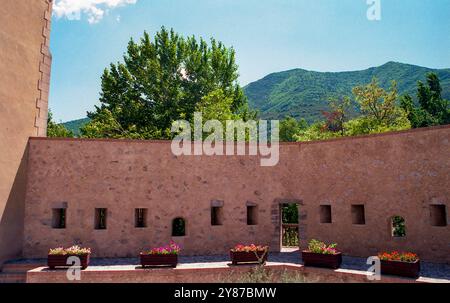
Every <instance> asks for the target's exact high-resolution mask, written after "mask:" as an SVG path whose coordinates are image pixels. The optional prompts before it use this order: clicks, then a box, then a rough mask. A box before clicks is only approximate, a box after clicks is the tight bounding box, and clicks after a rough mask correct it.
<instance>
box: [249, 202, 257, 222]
mask: <svg viewBox="0 0 450 303" xmlns="http://www.w3.org/2000/svg"><path fill="white" fill-rule="evenodd" d="M257 224H258V206H256V205H247V225H257Z"/></svg>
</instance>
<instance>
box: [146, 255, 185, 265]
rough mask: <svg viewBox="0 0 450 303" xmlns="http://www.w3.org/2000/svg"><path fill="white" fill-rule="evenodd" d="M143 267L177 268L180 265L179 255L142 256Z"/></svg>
mask: <svg viewBox="0 0 450 303" xmlns="http://www.w3.org/2000/svg"><path fill="white" fill-rule="evenodd" d="M140 260H141V265H142V267H146V266H171V267H176V266H177V264H178V255H175V254H170V255H148V254H140Z"/></svg>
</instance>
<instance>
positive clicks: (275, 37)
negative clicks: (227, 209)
mask: <svg viewBox="0 0 450 303" xmlns="http://www.w3.org/2000/svg"><path fill="white" fill-rule="evenodd" d="M58 1H60V2H66V3H65V5H66V6H65V7H62V9H60V10H57V13H58V16H56V15H55V16H54V18H53V23H52V37H51V39H52V40H51V51H52V54H53V67H52V78H51V92H50V108H51V109H52V111H53V113H54V117H55V120H56V121H58V122H59V121H68V120H73V119H78V118H83V117H85V116H86V111H88V110H92V109H93V107H94V104H98V97H99V91H100V76H101V74H102V72H103V70H104V68H105V67H107V66H108V65H109V64H110V63H111V62H116V61H118V60H121V58H122V55H123V53H124V51H125V50H126V45H127V43H128V40H129V39H130V37H134V38H136V39H138V38H139V37H140V36H142V33H143V31H144V30H147V31H148V32H149V33H150V34H153V33H155V32H156V31H157V30H159V29H160V27H161V26H163V25H164V26H166V27H168V28H171V27H173V28H174V29H175V31H177V32H179V33H181V34H183V35H196V36H202V37H204V38H209V37H215V38H216V39H218V40H221V41H223V42H224V43H225V44H226V45H228V46H233V47H234V48H235V50H236V53H237V62H238V64H239V67H240V82H241V84H242V85H245V84H248V83H249V82H252V81H255V80H258V79H260V78H262V77H264V76H265V75H267V74H269V73H272V72H277V71H283V70H288V69H293V68H304V69H309V70H317V71H344V70H358V69H365V68H368V67H371V66H378V65H381V64H384V63H386V62H387V61H399V62H403V63H410V64H416V65H421V66H427V67H432V68H449V67H450V1H449V0H380V3H381V20H379V21H369V20H368V19H367V16H366V12H367V10H368V8H369V5H368V4H367V3H366V0H270V1H269V0H214V1H213V0H137V2H136V3H128V4H124V5H122V6H117V7H114V5H113V6H108V5H107V4H105V6H103V7H102V6H99V7H89V8H87V9H84V10H83V9H82V10H81V15H80V18H79V20H69V19H68V18H67V16H65V15H64V12H65V11H64V10H70V9H71V8H70V7H69V5H72V3H76V2H77V1H80V0H57V2H56V3H57V4H58ZM108 1H112V2H116V3H117V1H113V0H104V2H105V3H107V2H108ZM120 1H123V2H135V0H119V2H120ZM81 2H82V1H81ZM87 2H89V0H88V1H86V0H84V3H87ZM100 2H101V1H100ZM67 3H69V4H67ZM78 8H79V7H78ZM78 8H77V7H75V11H76V10H77V9H78ZM93 12H95V14H96V15H95V17H96V18H94V19H95V20H94V21H92V19H93V18H92V17H93V16H92V15H93ZM69 17H70V16H69ZM70 19H73V18H70Z"/></svg>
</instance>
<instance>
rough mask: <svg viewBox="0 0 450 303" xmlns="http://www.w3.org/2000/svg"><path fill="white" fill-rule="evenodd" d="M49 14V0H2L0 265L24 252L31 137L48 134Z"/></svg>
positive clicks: (0, 6)
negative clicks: (22, 241) (26, 191)
mask: <svg viewBox="0 0 450 303" xmlns="http://www.w3.org/2000/svg"><path fill="white" fill-rule="evenodd" d="M50 18H51V1H50V0H33V1H30V0H2V1H1V4H0V70H1V73H0V267H1V264H2V262H3V261H4V260H5V259H8V258H11V257H14V256H17V255H20V253H21V248H22V245H21V241H20V239H21V238H22V234H23V213H24V196H25V170H26V157H24V155H25V154H26V152H25V149H26V146H27V141H28V138H29V137H30V136H45V135H46V121H47V108H48V106H47V100H48V91H49V82H50V81H49V80H50V64H51V56H50V53H49V51H48V46H49V35H50Z"/></svg>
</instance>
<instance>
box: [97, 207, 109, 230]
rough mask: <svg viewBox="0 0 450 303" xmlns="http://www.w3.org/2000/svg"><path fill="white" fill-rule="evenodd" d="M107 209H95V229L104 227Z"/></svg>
mask: <svg viewBox="0 0 450 303" xmlns="http://www.w3.org/2000/svg"><path fill="white" fill-rule="evenodd" d="M106 220H107V209H106V208H96V209H95V229H100V230H101V229H106Z"/></svg>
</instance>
